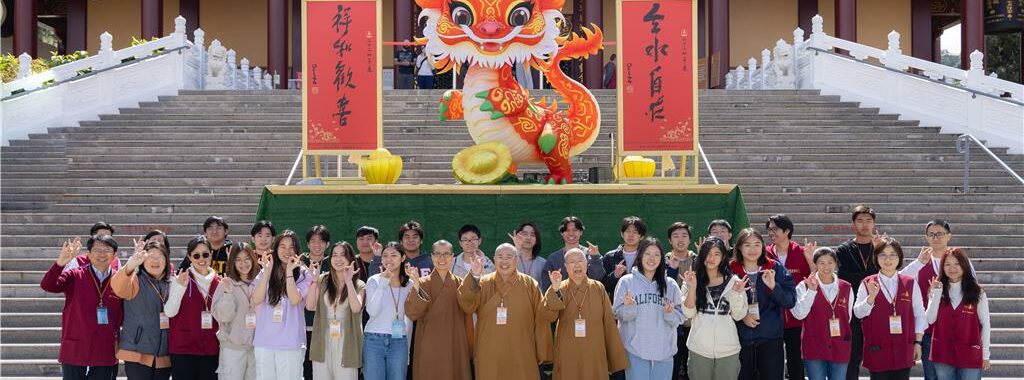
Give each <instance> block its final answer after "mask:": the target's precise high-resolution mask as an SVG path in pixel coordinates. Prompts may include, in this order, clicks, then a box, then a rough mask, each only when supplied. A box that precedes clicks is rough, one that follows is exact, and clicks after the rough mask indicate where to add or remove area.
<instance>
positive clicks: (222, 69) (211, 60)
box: [206, 40, 228, 88]
mask: <svg viewBox="0 0 1024 380" xmlns="http://www.w3.org/2000/svg"><path fill="white" fill-rule="evenodd" d="M227 56H228V49H226V48H224V46H223V45H221V44H220V41H218V40H213V42H212V43H210V49H209V51H208V56H207V59H206V67H207V71H206V86H207V88H222V87H224V76H225V75H224V74H225V73H227V71H228V60H227Z"/></svg>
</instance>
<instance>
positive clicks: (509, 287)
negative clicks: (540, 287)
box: [495, 276, 519, 307]
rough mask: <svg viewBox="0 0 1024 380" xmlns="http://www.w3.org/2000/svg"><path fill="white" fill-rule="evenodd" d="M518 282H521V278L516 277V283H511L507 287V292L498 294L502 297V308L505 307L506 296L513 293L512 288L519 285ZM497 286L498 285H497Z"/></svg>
mask: <svg viewBox="0 0 1024 380" xmlns="http://www.w3.org/2000/svg"><path fill="white" fill-rule="evenodd" d="M518 282H519V276H516V279H515V280H514V281H511V282H509V283H508V285H506V286H505V291H504V292H501V291H499V292H498V295H500V296H501V306H502V307H504V306H505V296H507V295H508V292H510V291H512V287H513V286H515V285H516V283H518ZM495 285H497V284H495Z"/></svg>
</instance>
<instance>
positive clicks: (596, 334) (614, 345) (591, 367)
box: [544, 248, 629, 380]
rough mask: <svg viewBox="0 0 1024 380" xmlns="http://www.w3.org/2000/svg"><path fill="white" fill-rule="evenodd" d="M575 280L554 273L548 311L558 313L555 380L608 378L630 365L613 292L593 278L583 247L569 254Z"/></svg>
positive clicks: (546, 301)
mask: <svg viewBox="0 0 1024 380" xmlns="http://www.w3.org/2000/svg"><path fill="white" fill-rule="evenodd" d="M565 268H566V270H567V271H568V272H569V279H568V280H566V281H562V272H561V271H557V270H555V271H551V272H550V273H548V276H549V278H550V279H551V287H549V288H548V291H547V293H546V294H545V295H544V308H546V309H548V310H551V311H554V312H557V313H558V327H557V328H556V329H555V372H554V376H553V379H554V380H563V379H564V380H575V379H604V378H607V377H608V374H609V373H610V372H617V371H621V370H623V369H626V367H627V366H629V358H628V357H626V349H625V348H624V347H623V346H622V339H621V338H620V337H619V329H618V327H617V324H616V322H615V317H614V316H612V303H611V301H609V300H608V292H606V291H605V290H604V285H603V284H601V283H600V282H598V281H595V280H591V279H589V278H587V256H586V254H585V253H583V251H582V250H580V249H578V248H573V249H570V250H569V251H567V252H565Z"/></svg>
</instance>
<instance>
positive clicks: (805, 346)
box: [800, 280, 853, 363]
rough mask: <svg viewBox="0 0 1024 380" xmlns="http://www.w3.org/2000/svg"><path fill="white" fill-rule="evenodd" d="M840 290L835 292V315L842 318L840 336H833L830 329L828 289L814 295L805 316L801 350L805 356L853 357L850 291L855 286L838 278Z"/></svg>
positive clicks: (830, 311)
mask: <svg viewBox="0 0 1024 380" xmlns="http://www.w3.org/2000/svg"><path fill="white" fill-rule="evenodd" d="M838 284H839V292H838V293H837V294H836V301H835V302H836V303H835V317H836V319H839V336H836V337H833V336H832V334H831V332H830V329H829V319H832V315H833V314H832V309H831V308H830V304H829V302H828V300H827V299H826V298H825V292H823V291H821V288H820V285H819V288H818V294H817V295H816V296H814V304H813V305H811V311H810V312H809V313H808V314H807V317H806V318H804V321H803V322H804V328H803V330H802V331H801V332H800V351H801V352H802V353H803V358H804V359H805V360H825V361H830V362H840V363H845V362H848V361H850V339H851V336H850V308H851V307H853V305H850V292H851V291H852V289H853V287H851V286H850V283H849V282H846V281H843V280H839V282H838Z"/></svg>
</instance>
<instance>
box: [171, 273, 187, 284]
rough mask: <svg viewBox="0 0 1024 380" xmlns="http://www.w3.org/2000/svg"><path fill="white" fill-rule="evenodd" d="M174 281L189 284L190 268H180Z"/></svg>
mask: <svg viewBox="0 0 1024 380" xmlns="http://www.w3.org/2000/svg"><path fill="white" fill-rule="evenodd" d="M174 282H177V283H178V285H181V286H185V284H188V270H185V269H178V273H177V274H175V276H174Z"/></svg>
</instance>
